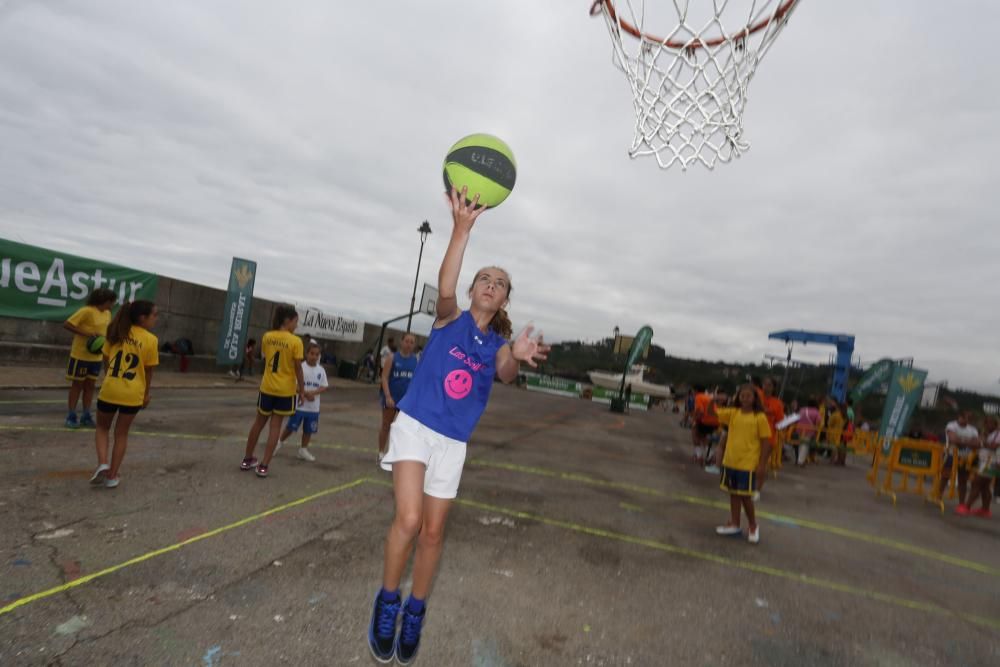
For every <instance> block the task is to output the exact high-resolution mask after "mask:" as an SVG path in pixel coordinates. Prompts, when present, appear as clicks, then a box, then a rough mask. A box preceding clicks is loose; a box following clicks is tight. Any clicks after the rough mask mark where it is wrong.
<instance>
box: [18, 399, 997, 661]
mask: <svg viewBox="0 0 1000 667" xmlns="http://www.w3.org/2000/svg"><path fill="white" fill-rule="evenodd" d="M167 384H169V383H167ZM221 385H223V386H221V387H220V388H215V389H190V388H169V387H161V388H159V389H157V388H156V387H155V385H154V395H153V396H154V399H153V404H152V405H151V407H150V408H149V409H148V410H146V411H144V412H142V413H141V414H140V415H139V417H138V418H137V420H136V422H135V424H134V427H133V430H134V433H133V436H132V439H131V442H130V447H129V451H128V455H127V457H126V460H125V464H124V466H123V470H122V484H121V486H120V487H119V488H118V489H116V490H105V489H92V488H90V487H89V486H88V484H87V478H88V477H89V475H90V473H91V472H92V469H93V467H94V465H95V459H94V451H93V433H92V431H89V430H80V431H68V430H65V429H63V428H61V424H62V419H63V416H64V408H63V405H64V403H63V401H64V396H65V393H64V391H62V390H59V391H57V390H51V389H48V390H35V391H16V390H3V391H0V455H2V459H0V460H2V461H3V469H4V478H5V484H3V485H2V487H0V512H2V516H3V517H4V518H5V521H4V530H3V531H2V533H0V605H2V606H0V664H2V665H192V666H207V667H215V666H219V665H284V664H288V665H354V664H359V665H366V664H374V661H373V660H372V658H371V657H370V655H369V653H368V649H367V646H366V643H365V631H366V624H367V622H368V616H369V613H370V604H371V598H372V596H373V594H374V593H375V591H376V590H377V588H378V585H379V582H380V575H381V557H382V540H383V536H384V534H385V531H386V528H387V527H388V525H389V522H390V520H391V518H392V491H391V487H390V486H389V483H390V476H389V475H388V474H386V473H382V472H380V471H378V470H377V469H376V466H375V460H374V459H375V436H376V429H377V425H378V407H377V404H376V400H375V393H374V389H373V388H372V387H371V386H370V385H361V384H357V383H347V382H342V383H341V384H340V385H339V386H338V387H336V388H335V389H334V390H333V391H332V392H330V393H328V394H326V395H325V396H324V397H323V416H322V420H321V426H320V433H319V435H318V436H316V439H315V441H314V443H315V444H314V450H313V451H314V452H315V453H316V455H317V457H318V459H319V460H318V461H317V462H316V463H314V464H310V463H306V462H303V461H299V460H297V459H296V458H294V453H295V449H294V447H290V446H286V448H285V449H284V450H283V451H282V452H280V453H279V455H278V456H277V457H276V458H275V461H274V462H273V464H272V467H271V476H270V478H269V479H266V480H260V479H257V478H255V477H254V476H253V474H252V473H247V472H241V471H240V470H239V469H238V465H237V464H238V463H239V461H240V458H241V456H242V449H243V442H244V439H245V437H246V431H247V429H248V428H249V425H250V422H251V420H252V419H253V414H254V403H255V393H254V386H253V384H243V385H237V386H230V385H228V384H227V383H221ZM295 437H296V436H293V442H297V440H295V439H294V438H295ZM688 443H689V435H688V433H687V431H685V430H683V429H681V428H680V427H679V426H678V424H677V416H676V415H670V414H666V413H663V412H653V413H647V414H643V413H633V414H631V415H628V416H624V417H623V416H620V415H615V414H612V413H610V412H609V411H608V410H607V408H606V407H605V406H601V405H597V404H592V403H588V402H585V401H580V400H573V399H566V398H561V397H555V396H548V395H543V394H537V393H528V392H526V391H522V390H518V389H515V388H512V387H504V386H500V385H498V386H497V387H496V389H495V391H494V394H493V399H492V402H491V404H490V406H489V409H488V410H487V413H486V415H485V416H484V418H483V420H482V422H481V423H480V426H479V428H478V430H477V431H476V433H475V434H474V436H473V440H472V442H471V445H470V448H469V460H468V461H467V464H466V468H465V473H464V477H463V480H462V487H461V489H460V493H459V502H458V503H457V504H456V505H455V506H454V507H453V509H452V511H451V515H450V519H449V524H448V531H447V538H446V544H445V551H444V556H443V559H442V562H441V567H440V570H439V576H438V578H437V581H436V584H435V588H434V592H433V595H432V596H431V598H430V600H429V606H428V609H429V611H428V617H427V621H426V624H425V632H424V641H423V646H422V648H421V654H420V655H419V657H418V660H417V664H421V665H426V666H428V667H429V666H438V665H441V666H444V665H472V666H476V667H486V666H499V665H508V666H513V665H748V664H749V665H996V664H1000V648H998V647H1000V518H994V519H992V520H985V519H975V518H959V517H956V516H953V515H952V514H951V513H950V509H951V508H950V507H949V513H948V514H946V515H944V516H942V515H941V514H940V513H939V512H938V510H937V509H936V508H935V507H933V506H932V505H930V504H927V503H924V502H923V501H922V500H921V499H920V498H919V497H917V496H914V495H911V496H901V497H900V499H899V503H898V506H897V507H896V508H895V509H894V508H893V507H892V503H891V502H890V501H889V500H888V499H886V498H884V497H883V498H878V497H876V495H875V494H874V493H873V492H872V490H871V487H869V486H868V484H867V482H866V481H865V471H866V467H865V465H864V462H863V461H860V460H855V461H851V462H850V463H849V465H848V467H847V468H846V469H844V468H833V467H830V466H826V465H816V466H812V467H809V468H806V469H804V470H797V469H788V468H785V469H784V470H783V471H782V472H781V474H780V475H779V476H778V478H777V479H774V480H771V481H770V482H769V483H768V485H767V486H766V487H765V489H764V492H763V496H764V497H763V500H762V502H760V503H759V504H758V509H759V510H760V511H761V512H762V513H765V515H764V516H763V517H762V518H761V543H760V544H759V545H758V546H751V545H749V544H748V543H747V542H746V541H745V540H743V539H735V538H721V537H718V536H716V535H715V533H714V527H715V526H716V525H717V524H718V523H721V522H722V521H723V520H724V519H725V516H726V511H727V510H726V509H725V508H726V507H727V506H728V502H727V497H726V496H725V495H723V494H722V493H721V492H720V491H719V490H718V486H717V480H716V479H715V478H714V477H712V476H711V475H707V474H705V473H704V472H703V471H701V470H699V469H697V468H695V467H694V466H693V465H691V464H690V462H689V453H690V452H689V444H688ZM994 507H997V506H996V505H995V506H994ZM998 515H1000V512H998ZM407 583H408V582H404V593H405V592H406V591H407V585H406V584H407Z"/></svg>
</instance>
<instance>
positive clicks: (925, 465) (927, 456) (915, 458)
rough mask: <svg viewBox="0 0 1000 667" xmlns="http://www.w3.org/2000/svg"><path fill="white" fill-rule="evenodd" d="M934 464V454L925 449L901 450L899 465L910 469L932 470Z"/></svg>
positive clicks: (903, 448)
mask: <svg viewBox="0 0 1000 667" xmlns="http://www.w3.org/2000/svg"><path fill="white" fill-rule="evenodd" d="M933 462H934V455H933V453H931V452H929V451H927V450H924V449H910V448H907V447H901V448H900V449H899V464H900V465H904V466H908V467H910V468H920V469H923V470H930V469H931V465H932V464H933Z"/></svg>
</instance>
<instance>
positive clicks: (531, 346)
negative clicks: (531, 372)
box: [510, 324, 552, 368]
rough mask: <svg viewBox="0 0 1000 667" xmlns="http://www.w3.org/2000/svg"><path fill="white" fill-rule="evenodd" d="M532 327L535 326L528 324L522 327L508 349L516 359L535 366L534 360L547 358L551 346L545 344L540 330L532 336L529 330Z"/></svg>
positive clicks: (532, 329)
mask: <svg viewBox="0 0 1000 667" xmlns="http://www.w3.org/2000/svg"><path fill="white" fill-rule="evenodd" d="M534 329H535V327H534V326H532V325H530V324H529V325H528V326H526V327H525V328H524V329H522V330H521V333H519V334H517V337H516V338H515V339H514V342H513V343H511V344H510V351H511V355H512V356H513V357H514V359H515V360H516V361H523V362H525V363H527V364H528V365H529V366H531V367H532V368H537V367H538V364H537V363H536V362H538V361H545V360H546V359H548V358H549V350H551V349H552V346H551V345H546V344H545V340H544V339H543V338H542V332H541V331H539V332H538V335H537V336H535V337H534V338H532V337H531V332H532V331H534Z"/></svg>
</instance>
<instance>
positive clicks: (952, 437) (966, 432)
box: [944, 421, 979, 451]
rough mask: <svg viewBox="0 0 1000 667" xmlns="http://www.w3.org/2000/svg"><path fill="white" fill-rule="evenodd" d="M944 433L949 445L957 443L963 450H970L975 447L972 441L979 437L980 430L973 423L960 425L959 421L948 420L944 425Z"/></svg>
mask: <svg viewBox="0 0 1000 667" xmlns="http://www.w3.org/2000/svg"><path fill="white" fill-rule="evenodd" d="M944 434H945V437H946V438H947V439H948V444H949V445H955V446H956V447H958V448H959V449H961V450H963V451H969V450H970V449H971V448H972V447H973V444H972V443H971V441H972V440H975V439H977V438H978V437H979V431H978V430H976V427H975V426H973V425H972V424H966V425H965V426H959V425H958V422H957V421H953V422H948V425H947V426H945V427H944ZM976 444H978V443H976Z"/></svg>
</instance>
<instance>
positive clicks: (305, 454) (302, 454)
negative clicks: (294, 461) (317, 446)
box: [299, 447, 316, 462]
mask: <svg viewBox="0 0 1000 667" xmlns="http://www.w3.org/2000/svg"><path fill="white" fill-rule="evenodd" d="M299 458H300V459H302V460H303V461H309V462H312V461H315V460H316V457H315V456H313V455H312V452H310V451H309V450H308V449H306V448H305V447H299Z"/></svg>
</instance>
